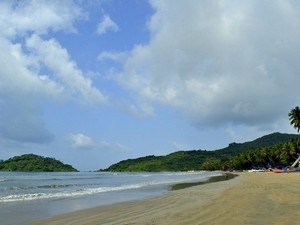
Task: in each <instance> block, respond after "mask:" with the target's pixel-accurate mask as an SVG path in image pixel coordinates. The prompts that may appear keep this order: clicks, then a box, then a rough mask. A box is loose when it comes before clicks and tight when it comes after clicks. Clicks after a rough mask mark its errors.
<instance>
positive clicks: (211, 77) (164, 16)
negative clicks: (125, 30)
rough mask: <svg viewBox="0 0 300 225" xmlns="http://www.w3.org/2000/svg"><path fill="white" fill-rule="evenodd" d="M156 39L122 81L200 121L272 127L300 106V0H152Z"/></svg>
mask: <svg viewBox="0 0 300 225" xmlns="http://www.w3.org/2000/svg"><path fill="white" fill-rule="evenodd" d="M150 3H151V5H152V7H153V8H154V9H155V13H154V15H153V16H152V18H151V19H150V21H149V25H148V26H149V30H150V33H151V39H150V41H149V43H148V44H146V45H137V46H135V47H134V49H133V50H132V51H131V52H130V56H129V57H128V59H127V60H126V61H125V63H124V64H123V71H122V72H120V73H119V74H116V79H117V80H118V81H119V82H120V83H121V84H123V85H124V86H125V87H127V88H128V89H129V90H130V91H134V93H135V94H136V95H137V96H138V99H144V101H145V102H146V104H149V103H155V102H156V103H157V102H158V103H161V104H166V105H169V106H172V107H175V108H177V109H179V110H180V111H181V112H182V113H183V114H184V115H186V116H187V118H188V119H189V120H190V121H192V123H193V124H194V125H196V126H203V125H209V126H227V125H228V124H229V125H234V124H245V125H250V126H258V127H259V126H266V124H272V123H274V122H275V121H277V120H279V119H281V118H283V117H286V116H287V113H288V111H289V110H290V109H291V108H292V107H293V106H294V105H296V104H299V99H298V96H299V88H298V86H299V83H300V76H299V75H298V71H299V70H300V64H299V63H298V61H297V60H298V59H299V57H300V42H299V41H298V40H299V38H300V29H299V28H300V27H299V24H300V14H299V11H300V3H298V2H294V1H273V2H272V3H270V2H268V1H197V0H189V1H175V2H174V1H156V0H153V1H150Z"/></svg>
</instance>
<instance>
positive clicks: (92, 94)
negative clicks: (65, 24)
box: [26, 35, 105, 103]
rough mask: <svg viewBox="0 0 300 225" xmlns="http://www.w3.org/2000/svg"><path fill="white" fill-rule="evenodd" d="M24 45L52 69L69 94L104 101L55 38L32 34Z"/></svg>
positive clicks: (102, 96)
mask: <svg viewBox="0 0 300 225" xmlns="http://www.w3.org/2000/svg"><path fill="white" fill-rule="evenodd" d="M26 46H27V47H28V49H29V50H30V51H32V53H33V56H34V57H36V59H37V61H38V62H40V63H42V64H43V65H45V66H46V67H47V68H49V69H50V70H52V71H53V72H54V74H55V75H56V78H58V80H59V81H60V82H61V84H62V85H63V87H64V88H65V89H67V90H68V91H70V92H71V93H70V94H71V95H77V93H79V94H80V96H82V97H83V99H84V100H86V101H90V102H96V103H97V102H100V103H101V102H104V101H105V97H104V95H102V93H101V92H100V91H99V90H98V89H96V88H94V87H93V86H92V81H91V80H90V79H88V78H85V77H84V75H83V73H82V71H81V70H80V69H78V67H77V65H76V63H75V62H74V61H72V60H71V59H70V57H69V54H68V52H67V51H66V49H64V48H62V47H61V45H60V44H59V43H58V42H57V41H56V40H55V39H50V40H42V39H41V38H40V37H39V36H38V35H32V36H31V37H30V38H28V39H27V41H26Z"/></svg>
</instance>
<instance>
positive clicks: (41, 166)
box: [0, 154, 77, 172]
mask: <svg viewBox="0 0 300 225" xmlns="http://www.w3.org/2000/svg"><path fill="white" fill-rule="evenodd" d="M0 171H20V172H77V169H75V168H73V167H72V166H71V165H68V164H64V163H62V162H61V161H59V160H56V159H54V158H49V157H43V156H39V155H35V154H25V155H21V156H15V157H13V158H10V159H8V160H0Z"/></svg>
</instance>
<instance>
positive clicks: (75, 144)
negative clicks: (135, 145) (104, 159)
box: [68, 133, 131, 152]
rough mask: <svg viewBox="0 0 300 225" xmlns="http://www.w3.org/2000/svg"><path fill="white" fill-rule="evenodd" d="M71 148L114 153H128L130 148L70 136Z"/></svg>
mask: <svg viewBox="0 0 300 225" xmlns="http://www.w3.org/2000/svg"><path fill="white" fill-rule="evenodd" d="M68 140H69V141H70V143H71V147H72V148H74V149H94V150H100V151H114V152H129V151H131V148H130V147H127V146H125V145H123V144H120V143H111V142H108V141H105V140H102V141H94V140H93V139H92V138H91V137H89V136H87V135H85V134H82V133H77V134H71V135H69V137H68Z"/></svg>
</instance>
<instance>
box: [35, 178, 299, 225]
mask: <svg viewBox="0 0 300 225" xmlns="http://www.w3.org/2000/svg"><path fill="white" fill-rule="evenodd" d="M299 188H300V173H290V174H271V173H239V176H238V177H236V178H235V179H231V180H227V181H223V182H217V183H208V184H205V185H199V186H193V187H190V188H186V189H180V190H176V191H172V192H169V193H168V194H166V195H164V196H160V197H154V198H151V199H146V200H141V201H133V202H124V203H118V204H113V205H108V206H99V207H95V208H92V209H86V210H81V211H76V212H71V213H67V214H63V215H60V216H56V217H53V218H50V219H48V220H43V221H38V222H36V223H32V224H36V225H37V224H46V225H56V224H72V225H75V224H78V225H79V224H92V225H93V224H95V225H96V224H110V225H112V224H116V225H117V224H124V225H125V224H126V225H138V224H139V225H140V224H141V225H143V224H145V225H150V224H151V225H168V224H175V225H176V224H177V225H183V224H189V225H193V224H236V225H238V224H259V225H260V224H298V221H299V219H300V210H299V208H300V202H299V199H300V192H299Z"/></svg>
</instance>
